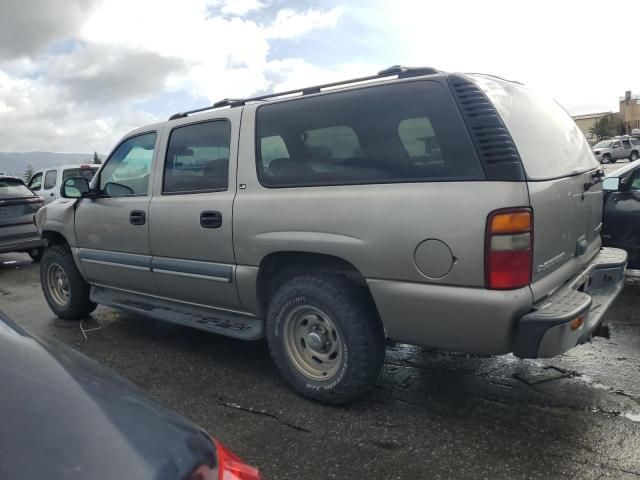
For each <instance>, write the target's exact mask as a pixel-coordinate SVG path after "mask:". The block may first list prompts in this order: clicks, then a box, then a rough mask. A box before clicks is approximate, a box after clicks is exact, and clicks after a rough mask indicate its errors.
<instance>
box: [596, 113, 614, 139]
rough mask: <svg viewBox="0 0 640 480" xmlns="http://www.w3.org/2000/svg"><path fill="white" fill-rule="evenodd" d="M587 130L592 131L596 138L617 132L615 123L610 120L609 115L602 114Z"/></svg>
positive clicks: (611, 135) (609, 135) (606, 136)
mask: <svg viewBox="0 0 640 480" xmlns="http://www.w3.org/2000/svg"><path fill="white" fill-rule="evenodd" d="M589 132H591V133H593V134H594V135H595V136H596V138H597V139H598V140H602V139H603V138H609V137H613V136H614V135H616V134H617V125H614V123H613V122H612V121H611V118H609V116H608V115H607V116H604V117H600V118H597V119H596V123H595V124H594V125H593V126H592V127H591V128H590V129H589Z"/></svg>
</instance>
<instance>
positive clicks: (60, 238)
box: [42, 230, 71, 247]
mask: <svg viewBox="0 0 640 480" xmlns="http://www.w3.org/2000/svg"><path fill="white" fill-rule="evenodd" d="M42 239H43V240H45V241H46V243H47V245H46V246H47V247H49V246H51V245H66V246H71V244H70V243H69V241H68V240H67V239H66V238H65V236H64V235H63V234H62V233H60V232H57V231H55V230H44V231H43V232H42Z"/></svg>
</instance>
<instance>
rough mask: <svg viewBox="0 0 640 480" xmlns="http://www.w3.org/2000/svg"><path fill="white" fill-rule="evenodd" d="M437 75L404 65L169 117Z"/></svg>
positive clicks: (227, 102) (429, 70)
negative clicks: (386, 80) (379, 81)
mask: <svg viewBox="0 0 640 480" xmlns="http://www.w3.org/2000/svg"><path fill="white" fill-rule="evenodd" d="M436 73H440V71H439V70H436V69H435V68H432V67H403V66H402V65H393V66H391V67H389V68H385V69H384V70H380V71H379V72H378V73H377V74H376V75H369V76H366V77H358V78H352V79H350V80H341V81H339V82H331V83H325V84H322V85H316V86H313V87H305V88H297V89H295V90H287V91H286V92H278V93H269V94H267V95H260V96H257V97H250V98H243V99H240V98H237V99H232V98H225V99H224V100H220V101H218V102H215V103H214V104H213V105H211V106H208V107H202V108H197V109H195V110H189V111H186V112H179V113H176V114H174V115H171V117H169V120H177V119H179V118H185V117H187V116H189V115H191V114H193V113H200V112H205V111H207V110H213V109H215V108H223V107H230V108H233V107H241V106H243V105H245V104H246V103H248V102H259V101H262V100H267V99H269V98H277V97H285V96H288V95H295V94H299V95H311V94H314V93H320V92H321V91H322V90H323V89H325V88H332V87H338V86H341V85H349V84H351V83H360V82H366V81H369V80H377V79H380V78H386V77H394V76H395V77H398V78H409V77H419V76H422V75H434V74H436Z"/></svg>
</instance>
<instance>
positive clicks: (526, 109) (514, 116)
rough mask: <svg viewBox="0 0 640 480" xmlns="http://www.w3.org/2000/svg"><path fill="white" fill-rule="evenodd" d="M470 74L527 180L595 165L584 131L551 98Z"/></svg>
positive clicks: (555, 176) (588, 168)
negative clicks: (488, 102)
mask: <svg viewBox="0 0 640 480" xmlns="http://www.w3.org/2000/svg"><path fill="white" fill-rule="evenodd" d="M471 77H472V78H473V81H474V82H475V83H476V84H477V85H478V86H479V87H480V88H481V89H482V90H483V91H484V93H485V94H486V95H487V96H488V97H489V99H490V100H491V102H492V103H493V105H494V106H495V108H496V110H497V111H498V114H499V115H500V117H501V118H502V121H503V122H504V124H505V126H506V127H507V129H508V130H509V133H510V134H511V137H512V138H513V141H514V143H515V145H516V148H517V149H518V153H519V154H520V158H521V159H522V164H523V167H524V169H525V172H526V174H527V178H528V179H529V180H548V179H552V178H560V177H565V176H569V175H575V174H578V173H583V172H586V171H588V170H591V169H594V168H596V167H597V166H598V163H597V161H596V159H595V156H594V155H593V153H592V150H591V147H590V146H589V143H588V142H587V139H586V138H585V136H584V134H583V133H582V131H581V130H580V129H579V128H578V126H577V125H576V123H575V122H574V121H573V119H572V118H571V117H570V116H569V114H568V113H567V112H566V111H565V110H564V109H563V108H562V107H561V106H560V105H559V104H558V103H556V102H555V101H554V100H552V99H551V98H548V97H546V96H545V95H540V94H538V93H536V92H534V91H532V90H530V89H528V88H526V87H523V86H522V85H520V84H517V83H514V82H507V81H503V80H499V79H496V78H493V77H486V76H481V75H471ZM618 143H619V142H618Z"/></svg>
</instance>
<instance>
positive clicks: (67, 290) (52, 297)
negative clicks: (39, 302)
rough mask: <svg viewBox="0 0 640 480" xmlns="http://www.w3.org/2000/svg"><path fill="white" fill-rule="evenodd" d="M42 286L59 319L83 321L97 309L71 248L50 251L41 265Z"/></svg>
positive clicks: (44, 255)
mask: <svg viewBox="0 0 640 480" xmlns="http://www.w3.org/2000/svg"><path fill="white" fill-rule="evenodd" d="M40 283H41V284H42V292H43V293H44V298H45V299H46V300H47V303H48V304H49V307H50V308H51V310H53V313H55V314H56V315H57V316H58V317H60V318H64V319H66V320H81V319H82V318H84V317H86V316H87V315H89V314H90V313H91V312H93V311H94V310H95V309H96V306H97V305H96V304H95V303H93V302H92V301H91V300H90V299H89V292H90V288H91V287H90V286H89V284H88V283H87V282H85V280H84V278H82V275H81V274H80V271H79V270H78V267H77V266H76V264H75V262H74V260H73V256H72V255H71V252H70V251H69V249H68V248H66V247H64V246H62V245H54V246H52V247H50V248H47V249H46V250H45V251H44V254H43V256H42V261H41V262H40Z"/></svg>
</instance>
